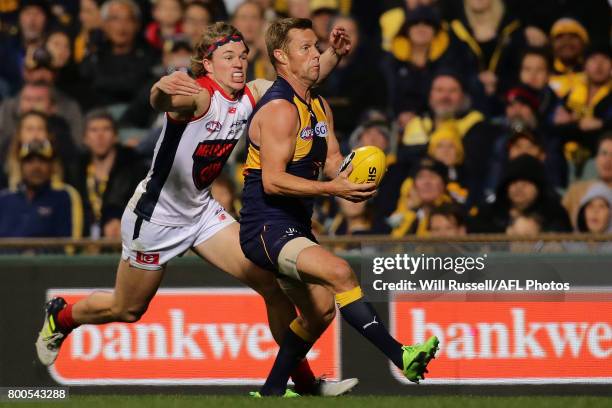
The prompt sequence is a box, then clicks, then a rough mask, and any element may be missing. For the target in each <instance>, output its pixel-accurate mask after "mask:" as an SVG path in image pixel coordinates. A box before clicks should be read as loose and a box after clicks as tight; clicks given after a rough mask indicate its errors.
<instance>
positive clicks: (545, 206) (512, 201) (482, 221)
mask: <svg viewBox="0 0 612 408" xmlns="http://www.w3.org/2000/svg"><path fill="white" fill-rule="evenodd" d="M560 201H561V200H560V197H559V196H558V195H557V193H556V192H555V191H554V189H553V188H552V187H551V185H550V184H549V183H548V182H547V181H546V175H545V169H544V165H543V164H542V163H541V162H540V161H539V160H538V159H536V158H535V157H532V156H529V155H522V156H519V157H517V158H516V159H514V160H511V161H510V162H508V165H507V167H506V170H505V174H504V176H503V178H502V180H501V183H500V184H499V187H498V188H497V193H496V195H495V201H494V202H492V203H491V204H487V205H485V206H483V207H482V209H481V210H479V211H478V213H477V215H476V216H475V217H474V218H473V220H472V223H471V224H472V225H471V227H470V232H481V233H483V232H497V233H502V232H505V231H506V229H507V228H508V226H509V225H510V224H511V223H512V220H513V219H514V218H516V217H518V216H520V215H531V214H536V215H538V216H539V217H541V219H542V231H544V232H567V231H570V230H571V224H570V221H569V218H568V216H567V212H566V211H565V209H564V208H563V207H562V206H561V203H560Z"/></svg>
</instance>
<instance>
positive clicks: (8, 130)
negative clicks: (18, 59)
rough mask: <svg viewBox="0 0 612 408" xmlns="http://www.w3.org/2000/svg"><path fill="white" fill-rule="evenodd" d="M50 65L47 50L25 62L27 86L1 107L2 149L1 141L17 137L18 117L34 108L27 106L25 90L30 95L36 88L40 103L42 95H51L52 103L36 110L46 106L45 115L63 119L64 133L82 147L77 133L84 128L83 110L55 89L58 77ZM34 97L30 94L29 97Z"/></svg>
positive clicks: (35, 53) (38, 51)
mask: <svg viewBox="0 0 612 408" xmlns="http://www.w3.org/2000/svg"><path fill="white" fill-rule="evenodd" d="M51 64H52V57H51V54H50V53H49V52H48V51H47V50H46V49H45V48H38V49H36V50H34V51H33V52H32V53H31V55H30V56H28V58H27V59H26V63H25V65H24V72H23V75H24V78H25V84H24V86H23V87H22V88H21V91H20V93H19V94H18V95H17V96H15V97H13V98H9V99H7V100H5V101H4V102H3V103H2V105H0V123H2V127H1V128H0V146H1V145H2V140H6V139H7V137H9V138H10V136H12V135H13V134H14V132H15V124H16V123H17V119H18V117H19V114H20V113H23V112H26V111H27V110H25V109H30V108H31V107H28V108H26V107H25V106H24V101H23V99H24V98H23V93H24V90H25V89H26V88H27V89H28V90H30V91H31V90H32V88H33V87H35V88H37V90H38V92H37V94H38V95H39V98H38V100H40V97H41V96H42V95H43V94H44V95H46V94H48V93H49V92H50V94H49V97H47V96H45V98H50V99H49V101H50V102H51V103H46V104H44V105H42V104H40V105H39V106H40V107H39V108H35V109H39V110H40V109H42V106H44V107H45V109H44V110H42V112H44V113H46V114H48V115H53V116H57V117H58V118H61V119H63V120H64V121H65V126H66V128H62V131H63V130H64V129H67V133H68V135H69V136H71V137H72V140H73V143H74V144H77V145H78V144H79V142H80V139H81V137H80V136H79V135H78V134H77V133H76V132H79V131H81V130H82V126H83V118H82V114H81V108H80V106H79V104H78V102H77V101H76V100H75V99H73V98H71V97H70V96H69V95H67V94H65V93H64V92H62V91H61V90H60V89H58V88H57V87H56V86H55V80H56V75H55V71H54V69H53V67H52V65H51ZM43 87H46V88H48V90H42V88H43ZM31 93H32V92H29V94H30V95H31ZM26 104H27V103H26ZM47 108H48V110H47ZM55 130H56V129H54V131H55Z"/></svg>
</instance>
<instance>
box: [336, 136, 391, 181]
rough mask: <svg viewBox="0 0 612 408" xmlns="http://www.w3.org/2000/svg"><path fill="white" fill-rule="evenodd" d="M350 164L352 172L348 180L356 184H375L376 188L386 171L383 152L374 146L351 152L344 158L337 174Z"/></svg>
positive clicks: (385, 160) (385, 159)
mask: <svg viewBox="0 0 612 408" xmlns="http://www.w3.org/2000/svg"><path fill="white" fill-rule="evenodd" d="M351 164H352V165H353V171H351V174H349V176H348V179H349V180H350V181H352V182H353V183H357V184H363V183H376V185H377V186H378V185H379V184H380V182H381V181H382V179H383V176H384V175H385V172H386V171H387V158H386V156H385V152H383V151H382V150H380V149H379V148H378V147H376V146H363V147H360V148H358V149H355V150H353V151H352V152H351V153H350V154H349V155H348V156H346V157H345V158H344V161H343V162H342V165H341V166H340V170H338V173H342V172H343V171H344V170H346V169H347V168H348V167H349V166H350V165H351Z"/></svg>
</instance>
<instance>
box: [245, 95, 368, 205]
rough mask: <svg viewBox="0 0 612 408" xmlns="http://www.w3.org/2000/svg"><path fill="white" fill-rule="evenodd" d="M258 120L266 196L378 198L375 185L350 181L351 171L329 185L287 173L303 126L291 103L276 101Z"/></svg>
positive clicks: (259, 115) (257, 127)
mask: <svg viewBox="0 0 612 408" xmlns="http://www.w3.org/2000/svg"><path fill="white" fill-rule="evenodd" d="M278 118H283V120H278ZM254 120H255V123H254V126H255V127H256V129H255V131H256V132H258V133H259V152H260V156H261V171H262V181H263V187H264V191H265V192H266V194H273V195H285V196H295V197H313V196H321V195H322V196H330V195H333V196H339V197H342V198H345V199H347V200H351V201H363V200H367V199H368V198H371V197H372V196H373V195H374V193H375V191H376V190H375V188H376V186H375V185H372V184H355V183H352V182H350V181H349V180H348V174H349V172H347V171H345V172H343V173H341V174H340V175H339V176H338V177H336V178H334V179H333V180H332V181H326V182H323V181H316V180H308V179H305V178H302V177H297V176H294V175H292V174H289V173H287V171H286V168H287V164H288V163H289V161H290V160H291V159H292V158H293V153H294V151H295V143H296V141H295V134H296V132H297V130H298V124H299V118H298V114H297V111H296V109H295V106H293V105H292V104H291V103H289V102H287V101H284V100H276V101H272V102H270V103H269V104H267V105H266V106H265V107H263V108H262V109H261V110H260V111H259V112H258V113H257V114H256V116H255V119H254Z"/></svg>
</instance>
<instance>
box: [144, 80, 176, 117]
mask: <svg viewBox="0 0 612 408" xmlns="http://www.w3.org/2000/svg"><path fill="white" fill-rule="evenodd" d="M149 102H150V103H151V106H152V107H153V109H155V110H156V111H158V112H169V111H170V110H171V108H172V96H171V95H168V94H167V93H165V92H163V91H162V90H161V89H159V88H158V87H157V83H155V85H153V87H152V88H151V96H150V97H149Z"/></svg>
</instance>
